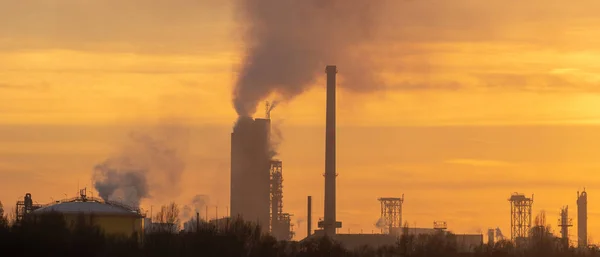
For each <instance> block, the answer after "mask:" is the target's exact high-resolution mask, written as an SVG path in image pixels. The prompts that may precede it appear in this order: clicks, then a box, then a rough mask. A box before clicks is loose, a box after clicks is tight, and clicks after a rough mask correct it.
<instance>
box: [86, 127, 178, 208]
mask: <svg viewBox="0 0 600 257" xmlns="http://www.w3.org/2000/svg"><path fill="white" fill-rule="evenodd" d="M185 135H186V133H185V131H174V130H173V128H171V127H165V128H162V129H161V131H160V133H159V134H157V135H156V136H153V137H151V136H150V135H148V134H145V133H131V134H130V135H129V142H128V143H127V144H126V145H125V146H124V147H123V149H121V151H120V152H118V153H117V154H115V155H114V156H113V157H110V158H108V159H107V160H105V161H103V162H101V163H99V164H97V165H96V166H95V167H94V173H93V180H94V187H95V188H96V190H97V191H98V193H99V196H100V197H101V198H102V199H103V200H105V201H121V202H123V203H125V204H128V205H131V206H134V207H139V205H140V202H141V200H142V199H146V198H150V197H153V193H157V192H160V194H161V195H162V196H170V197H175V196H177V195H178V194H179V190H180V187H179V183H180V180H181V174H182V173H183V171H184V169H185V162H184V161H183V159H182V157H181V156H180V155H181V154H182V153H181V151H178V150H185V149H186V148H185V147H181V144H180V143H181V142H186V141H187V139H184V140H177V139H182V137H185ZM158 138H160V139H161V140H159V139H158ZM178 143H179V144H178Z"/></svg>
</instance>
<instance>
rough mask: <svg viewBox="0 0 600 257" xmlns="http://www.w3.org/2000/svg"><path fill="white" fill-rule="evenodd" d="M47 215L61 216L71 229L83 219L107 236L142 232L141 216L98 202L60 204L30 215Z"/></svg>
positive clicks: (134, 211)
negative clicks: (55, 214) (56, 214)
mask: <svg viewBox="0 0 600 257" xmlns="http://www.w3.org/2000/svg"><path fill="white" fill-rule="evenodd" d="M49 213H58V214H62V215H63V216H64V217H65V219H66V221H67V225H69V226H71V227H74V226H75V225H76V224H78V222H80V221H81V220H82V219H81V218H82V217H83V218H84V219H83V220H84V221H85V223H86V224H87V225H94V226H97V227H99V228H100V229H101V230H102V231H103V232H104V233H105V234H107V235H123V236H131V235H134V234H135V233H137V234H138V235H141V233H142V231H143V216H142V215H141V214H140V213H139V212H138V211H136V210H132V209H130V208H127V207H124V206H120V205H117V204H111V203H105V202H100V201H71V202H61V203H57V204H53V205H50V206H46V207H42V208H39V209H37V210H35V211H33V212H32V213H31V214H32V215H34V216H37V215H43V214H49Z"/></svg>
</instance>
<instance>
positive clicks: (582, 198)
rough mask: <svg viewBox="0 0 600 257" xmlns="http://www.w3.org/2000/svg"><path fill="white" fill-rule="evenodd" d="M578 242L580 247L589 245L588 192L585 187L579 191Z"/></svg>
mask: <svg viewBox="0 0 600 257" xmlns="http://www.w3.org/2000/svg"><path fill="white" fill-rule="evenodd" d="M577 243H578V245H579V247H587V245H588V244H587V193H586V192H585V188H584V189H583V192H581V194H580V193H579V191H578V192H577Z"/></svg>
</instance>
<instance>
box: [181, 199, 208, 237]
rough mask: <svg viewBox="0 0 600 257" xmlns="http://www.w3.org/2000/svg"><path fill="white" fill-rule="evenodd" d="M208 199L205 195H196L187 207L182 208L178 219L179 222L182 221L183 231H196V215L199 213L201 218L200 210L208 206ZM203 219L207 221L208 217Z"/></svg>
mask: <svg viewBox="0 0 600 257" xmlns="http://www.w3.org/2000/svg"><path fill="white" fill-rule="evenodd" d="M208 199H209V198H208V196H207V195H196V196H194V198H192V201H191V203H190V204H189V205H185V206H184V207H183V212H181V217H180V220H183V221H184V223H183V230H185V231H194V230H195V229H196V224H197V220H196V213H199V214H200V217H202V210H203V209H205V208H206V206H207V205H208V202H209V201H208ZM204 219H208V217H204Z"/></svg>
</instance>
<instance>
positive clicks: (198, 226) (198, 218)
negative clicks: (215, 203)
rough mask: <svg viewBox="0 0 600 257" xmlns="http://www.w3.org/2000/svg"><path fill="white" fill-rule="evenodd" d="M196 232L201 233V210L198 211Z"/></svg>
mask: <svg viewBox="0 0 600 257" xmlns="http://www.w3.org/2000/svg"><path fill="white" fill-rule="evenodd" d="M196 233H200V212H196Z"/></svg>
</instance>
